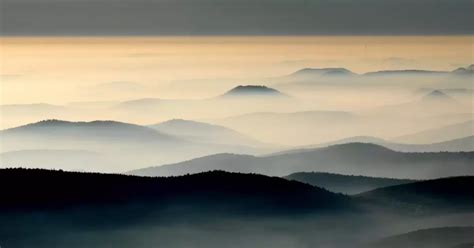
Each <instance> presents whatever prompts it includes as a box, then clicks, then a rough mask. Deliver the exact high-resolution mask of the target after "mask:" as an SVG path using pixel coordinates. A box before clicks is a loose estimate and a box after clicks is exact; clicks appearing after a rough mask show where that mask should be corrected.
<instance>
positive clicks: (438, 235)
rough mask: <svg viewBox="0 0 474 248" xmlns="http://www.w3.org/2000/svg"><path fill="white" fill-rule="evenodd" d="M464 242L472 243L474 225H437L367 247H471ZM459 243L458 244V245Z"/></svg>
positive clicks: (392, 237) (389, 238)
mask: <svg viewBox="0 0 474 248" xmlns="http://www.w3.org/2000/svg"><path fill="white" fill-rule="evenodd" d="M466 242H471V243H474V227H439V228H430V229H423V230H418V231H413V232H409V233H404V234H399V235H395V236H391V237H387V238H384V239H382V240H380V241H378V242H374V243H373V244H371V245H369V246H367V247H373V248H375V247H384V248H406V247H424V248H451V247H471V246H465V245H466V244H465V243H466ZM458 245H460V246H458Z"/></svg>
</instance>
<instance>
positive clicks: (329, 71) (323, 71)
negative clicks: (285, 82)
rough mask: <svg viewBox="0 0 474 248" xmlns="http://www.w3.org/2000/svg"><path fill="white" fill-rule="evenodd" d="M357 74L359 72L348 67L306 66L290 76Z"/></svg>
mask: <svg viewBox="0 0 474 248" xmlns="http://www.w3.org/2000/svg"><path fill="white" fill-rule="evenodd" d="M355 75H357V74H355V73H354V72H352V71H350V70H348V69H346V68H304V69H301V70H299V71H296V72H294V73H293V74H291V75H290V77H315V76H316V77H333V76H335V77H341V76H344V77H347V76H355Z"/></svg>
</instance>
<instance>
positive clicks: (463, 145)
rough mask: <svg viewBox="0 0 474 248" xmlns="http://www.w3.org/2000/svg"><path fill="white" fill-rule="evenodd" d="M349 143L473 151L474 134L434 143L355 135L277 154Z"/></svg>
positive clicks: (409, 149) (414, 149)
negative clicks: (397, 140) (412, 142)
mask: <svg viewBox="0 0 474 248" xmlns="http://www.w3.org/2000/svg"><path fill="white" fill-rule="evenodd" d="M348 143H369V144H375V145H379V146H383V147H386V148H388V149H390V150H394V151H398V152H471V151H474V135H471V136H468V137H464V138H459V139H453V140H448V141H444V142H439V143H433V144H404V143H396V142H390V141H387V140H384V139H380V138H376V137H370V136H355V137H349V138H345V139H340V140H336V141H332V142H327V143H322V144H318V145H312V146H308V147H303V148H300V149H294V150H286V151H280V152H277V153H275V154H287V153H295V152H301V151H307V150H311V149H315V148H322V147H327V146H332V145H340V144H348Z"/></svg>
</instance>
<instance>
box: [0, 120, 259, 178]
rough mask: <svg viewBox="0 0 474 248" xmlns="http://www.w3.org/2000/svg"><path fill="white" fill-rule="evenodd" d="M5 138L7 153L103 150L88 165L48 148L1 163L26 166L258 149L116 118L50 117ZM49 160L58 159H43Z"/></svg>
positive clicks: (94, 167)
mask: <svg viewBox="0 0 474 248" xmlns="http://www.w3.org/2000/svg"><path fill="white" fill-rule="evenodd" d="M0 138H1V140H2V151H3V152H11V151H25V150H87V151H91V152H95V153H99V154H101V156H100V157H95V158H93V159H92V160H87V161H88V162H87V163H82V165H81V164H78V161H74V158H73V157H72V156H68V155H67V154H66V153H53V152H45V153H44V154H42V155H41V156H39V157H38V156H37V157H36V158H38V159H34V160H31V161H25V159H24V158H23V157H22V155H21V154H20V153H14V154H10V155H9V156H8V157H9V159H8V160H3V161H2V164H1V166H2V167H12V166H18V165H19V164H23V166H27V167H29V168H48V169H74V170H80V171H100V172H121V171H126V170H131V169H135V168H140V167H144V166H149V165H151V164H156V163H174V162H178V161H182V160H183V159H191V158H195V157H200V156H205V155H209V154H215V153H222V152H236V153H243V154H247V153H248V154H255V153H257V152H258V150H257V149H254V148H253V147H248V146H241V145H227V144H210V143H203V142H197V141H190V140H187V139H183V138H181V137H177V136H174V135H169V134H165V133H162V132H159V131H157V130H154V129H152V128H149V127H145V126H139V125H134V124H128V123H122V122H116V121H92V122H68V121H60V120H48V121H42V122H37V123H32V124H28V125H25V126H21V127H17V128H11V129H7V130H3V131H1V132H0ZM48 156H49V157H48ZM31 158H33V157H31ZM47 161H53V163H44V162H47ZM24 162H25V163H24ZM61 163H63V164H64V165H61Z"/></svg>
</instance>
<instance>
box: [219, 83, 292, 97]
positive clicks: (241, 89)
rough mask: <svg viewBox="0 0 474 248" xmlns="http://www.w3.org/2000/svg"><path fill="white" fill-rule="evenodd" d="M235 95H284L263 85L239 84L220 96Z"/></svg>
mask: <svg viewBox="0 0 474 248" xmlns="http://www.w3.org/2000/svg"><path fill="white" fill-rule="evenodd" d="M237 96H285V95H284V94H283V93H281V92H280V91H278V90H275V89H272V88H269V87H267V86H264V85H239V86H237V87H235V88H233V89H231V90H229V91H227V92H226V93H225V94H223V95H222V97H237Z"/></svg>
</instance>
